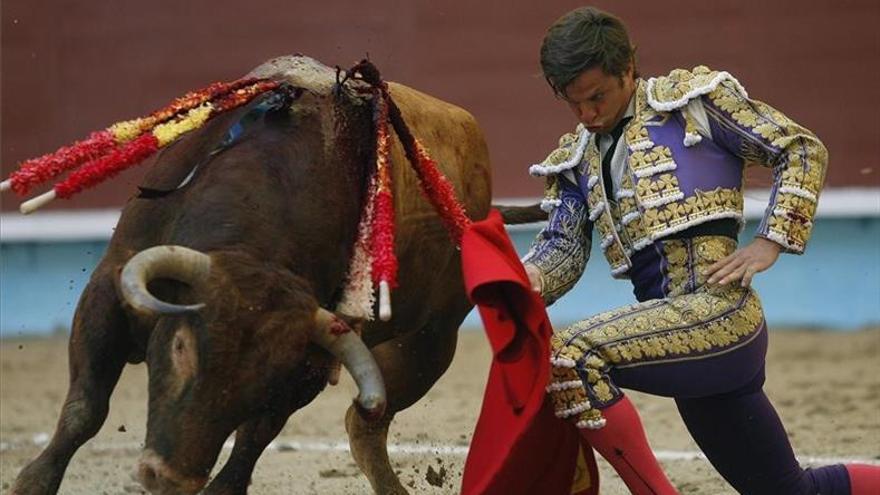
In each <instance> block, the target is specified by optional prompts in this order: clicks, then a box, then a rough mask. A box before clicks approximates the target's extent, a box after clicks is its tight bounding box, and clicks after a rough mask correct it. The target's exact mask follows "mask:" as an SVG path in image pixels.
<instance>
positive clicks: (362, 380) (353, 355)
mask: <svg viewBox="0 0 880 495" xmlns="http://www.w3.org/2000/svg"><path fill="white" fill-rule="evenodd" d="M315 323H316V325H315V327H314V329H313V330H312V334H311V339H312V342H314V343H315V344H318V345H319V346H321V347H323V348H324V349H327V351H329V352H330V353H331V354H333V355H334V356H335V357H336V359H338V360H339V361H341V362H342V365H343V366H345V369H347V370H348V372H349V373H350V374H351V377H352V378H354V381H355V383H357V386H358V391H359V393H358V396H357V399H356V400H357V403H358V405H360V407H361V409H363V412H364V413H366V416H367V417H368V418H372V419H378V418H379V417H381V416H382V414H383V413H384V412H385V382H384V381H383V380H382V372H381V371H380V370H379V365H377V364H376V360H375V359H373V354H372V353H371V352H370V350H369V349H367V346H366V345H364V342H363V341H362V340H361V338H360V337H359V336H358V335H357V333H355V332H354V331H353V330H351V329H350V328H347V326H345V325H344V324H343V323H342V322H341V321H340V320H339V319H338V318H337V317H336V315H334V314H333V313H331V312H329V311H327V310H326V309H318V311H317V313H315Z"/></svg>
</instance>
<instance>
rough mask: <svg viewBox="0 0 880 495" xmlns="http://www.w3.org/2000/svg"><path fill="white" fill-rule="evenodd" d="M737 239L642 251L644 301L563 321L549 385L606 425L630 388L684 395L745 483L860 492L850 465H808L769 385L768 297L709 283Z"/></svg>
mask: <svg viewBox="0 0 880 495" xmlns="http://www.w3.org/2000/svg"><path fill="white" fill-rule="evenodd" d="M735 249H736V242H735V241H734V240H733V239H730V238H727V237H721V236H707V237H694V238H691V239H672V240H662V241H657V242H655V243H654V245H653V246H648V247H647V248H645V249H642V250H640V251H638V252H636V253H635V254H634V255H633V257H632V262H633V268H632V269H631V272H630V274H631V279H632V281H633V284H634V286H635V294H636V297H637V298H638V300H639V301H640V302H639V303H637V304H633V305H630V306H626V307H623V308H618V309H614V310H611V311H607V312H605V313H600V314H598V315H596V316H594V317H592V318H589V319H587V320H584V321H581V322H579V323H576V324H574V325H572V326H570V327H568V328H565V329H564V330H561V331H559V330H558V331H557V332H556V334H555V335H554V337H553V341H552V346H553V352H552V363H553V377H552V382H551V384H550V385H549V387H548V390H549V391H550V395H551V397H552V399H553V402H554V405H555V408H556V413H557V415H558V416H561V417H566V418H570V419H573V420H574V421H576V422H577V424H578V426H580V427H585V428H601V427H602V425H603V424H604V419H603V418H602V409H603V408H605V407H608V406H610V405H611V404H613V403H614V402H616V401H617V400H619V398H620V397H621V391H620V389H621V388H626V389H633V390H639V391H643V392H647V393H651V394H655V395H662V396H667V397H673V398H675V400H676V404H677V405H678V408H679V411H680V413H681V415H682V418H683V419H684V421H685V423H686V425H687V427H688V430H689V431H690V433H691V434H692V435H693V437H694V439H695V440H696V441H697V443H698V444H699V445H700V447H701V448H702V449H703V451H704V452H705V454H706V456H707V457H708V458H709V460H710V461H711V462H712V464H713V465H714V466H715V468H716V469H717V470H718V471H719V473H721V475H722V476H724V478H725V479H727V481H728V482H729V483H730V484H731V485H733V487H734V488H736V490H737V491H739V492H741V493H748V494H765V493H766V494H777V495H780V494H808V493H809V494H815V493H822V494H838V493H840V494H848V493H849V478H848V476H847V474H846V470H845V468H844V467H843V466H842V465H839V466H829V467H825V468H821V469H814V470H806V471H805V470H802V469H801V468H800V466H799V465H798V463H797V460H796V459H795V457H794V453H793V452H792V449H791V446H790V444H789V441H788V437H787V435H786V433H785V430H784V428H783V427H782V424H781V422H780V421H779V418H778V416H777V415H776V412H775V410H774V409H773V407H772V405H771V404H770V402H769V401H768V400H767V397H766V396H765V395H764V392H763V391H762V386H763V383H764V357H765V353H766V349H767V330H766V326H765V322H764V315H763V312H762V310H761V303H760V301H759V300H758V297H757V295H756V294H755V292H754V291H752V290H751V289H750V288H742V287H740V286H739V285H738V284H731V285H728V286H708V285H706V280H707V278H708V277H707V275H706V271H707V269H708V268H709V266H711V265H712V264H713V263H715V262H716V261H718V260H720V259H722V258H724V257H725V256H727V255H728V254H730V253H732V252H733V251H734V250H735Z"/></svg>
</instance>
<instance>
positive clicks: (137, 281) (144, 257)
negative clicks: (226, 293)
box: [119, 246, 211, 315]
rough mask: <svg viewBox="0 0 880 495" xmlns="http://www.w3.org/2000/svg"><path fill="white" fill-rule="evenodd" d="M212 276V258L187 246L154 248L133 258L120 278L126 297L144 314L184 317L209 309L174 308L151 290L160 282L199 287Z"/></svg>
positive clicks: (126, 299)
mask: <svg viewBox="0 0 880 495" xmlns="http://www.w3.org/2000/svg"><path fill="white" fill-rule="evenodd" d="M210 272H211V257H210V256H208V255H207V254H205V253H202V252H200V251H196V250H194V249H190V248H185V247H183V246H154V247H151V248H149V249H144V250H143V251H141V252H139V253H138V254H136V255H134V256H132V258H131V259H130V260H128V263H126V264H125V267H124V268H123V269H122V273H121V274H120V276H119V282H120V284H119V287H120V290H121V292H122V297H123V298H124V299H125V301H126V302H128V304H129V305H131V307H132V308H134V310H135V311H137V312H139V313H141V314H149V315H153V314H181V313H191V312H194V311H198V310H199V309H201V308H203V307H204V306H205V305H204V304H202V303H199V304H189V305H184V304H172V303H167V302H165V301H161V300H159V299H158V298H156V296H154V295H153V294H151V293H150V291H149V290H147V284H148V283H149V282H150V281H151V280H153V279H156V278H169V279H172V280H179V281H181V282H184V283H186V284H189V285H190V286H193V287H198V286H199V285H201V283H202V282H204V281H205V280H206V279H207V278H208V274H209V273H210Z"/></svg>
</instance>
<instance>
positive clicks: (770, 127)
mask: <svg viewBox="0 0 880 495" xmlns="http://www.w3.org/2000/svg"><path fill="white" fill-rule="evenodd" d="M709 99H710V100H711V101H712V104H714V105H715V106H716V107H718V108H720V109H721V110H722V111H724V112H727V113H728V114H729V115H730V117H731V118H732V119H733V120H734V121H735V122H736V124H738V125H739V126H742V127H743V128H744V129H746V130H747V131H748V132H751V133H752V134H754V135H756V136H758V137H760V138H761V139H762V140H763V141H764V142H765V143H767V144H766V145H765V146H767V145H769V146H767V151H766V154H767V157H768V158H769V160H763V161H764V162H767V161H770V162H771V163H765V164H766V165H769V166H773V168H774V182H775V183H776V189H777V192H776V194H775V196H774V197H773V198H771V200H772V201H773V202H772V203H771V205H770V208H768V211H769V215H768V216H767V218H766V219H765V221H764V222H762V226H761V230H759V232H758V234H759V235H765V236H766V237H769V238H770V239H772V240H774V241H776V242H778V243H780V244H782V245H783V246H785V247H786V248H787V249H788V250H790V251H792V252H802V251H803V249H804V246H805V244H806V242H807V239H808V238H809V237H810V232H811V230H812V219H813V215H814V214H815V211H816V202H817V199H818V195H819V191H820V190H821V188H822V183H823V182H824V180H825V170H826V164H827V161H828V153H827V150H826V149H825V147H824V145H822V143H821V142H820V141H819V140H818V139H817V138H816V136H815V135H813V134H812V133H811V132H810V131H808V130H807V129H805V128H803V127H801V126H800V125H798V124H797V123H795V122H794V121H792V120H791V119H789V118H788V117H786V116H785V115H784V114H782V113H781V112H779V111H777V110H776V109H774V108H773V107H771V106H770V105H767V104H765V103H763V102H760V101H756V100H749V99H747V98H746V97H745V96H744V95H742V94H741V93H740V91H739V90H738V88H737V87H735V86H733V85H732V84H730V83H729V82H725V83H722V84H720V85H719V86H718V87H717V88H716V89H715V90H714V91H712V92H711V93H709ZM744 146H745V144H744ZM770 147H772V148H775V149H776V150H773V149H771V148H770ZM777 150H778V151H777ZM751 154H752V155H754V154H755V153H751ZM774 157H775V158H774Z"/></svg>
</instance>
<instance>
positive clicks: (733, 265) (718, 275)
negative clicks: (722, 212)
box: [707, 237, 782, 287]
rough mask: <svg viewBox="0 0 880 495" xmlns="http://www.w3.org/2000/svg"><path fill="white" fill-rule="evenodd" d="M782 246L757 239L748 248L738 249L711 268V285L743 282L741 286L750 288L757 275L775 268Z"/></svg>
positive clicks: (709, 273) (760, 238)
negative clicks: (772, 267)
mask: <svg viewBox="0 0 880 495" xmlns="http://www.w3.org/2000/svg"><path fill="white" fill-rule="evenodd" d="M780 250H782V246H780V245H779V244H776V243H775V242H773V241H770V240H767V239H764V238H763V237H756V238H755V240H754V241H752V243H751V244H749V245H748V246H746V247H744V248H742V249H737V250H736V251H734V253H733V254H731V255H730V256H728V257H726V258H724V259H722V260H719V261H718V262H716V263H715V264H713V265H712V266H710V267H709V271H708V273H707V274H708V275H709V281H708V283H710V284H715V283H718V284H720V285H727V284H729V283H730V282H735V281H737V280H741V282H740V285H742V286H743V287H748V286H749V284H751V283H752V277H754V276H755V274H756V273H759V272H763V271H764V270H766V269H768V268H770V267H771V266H773V263H776V259H777V258H779V251H780Z"/></svg>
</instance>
